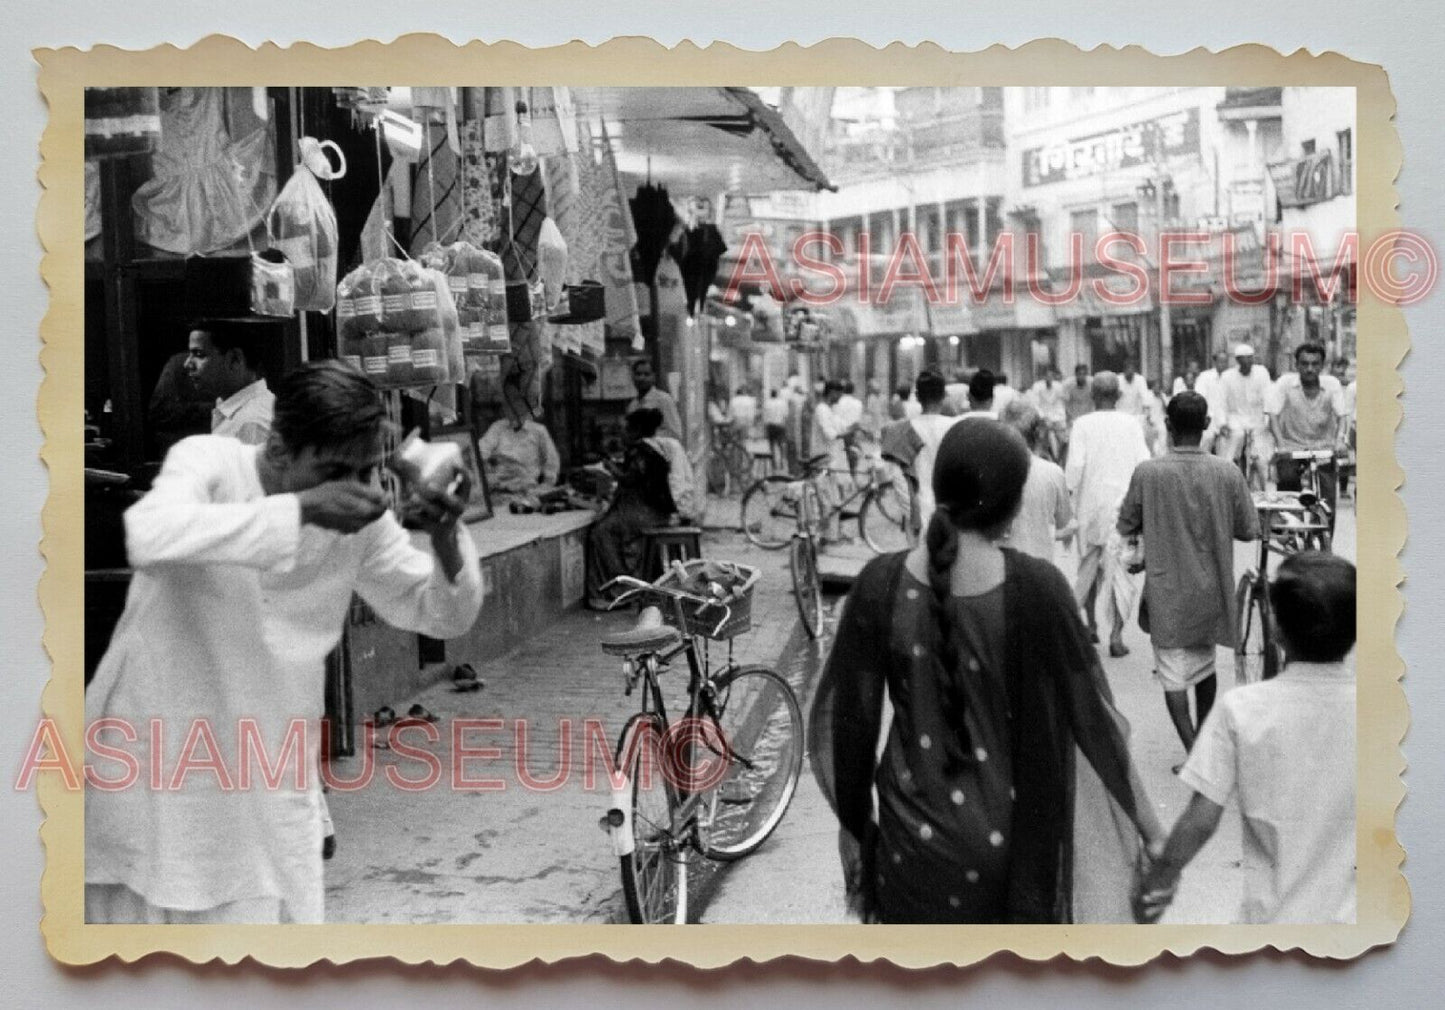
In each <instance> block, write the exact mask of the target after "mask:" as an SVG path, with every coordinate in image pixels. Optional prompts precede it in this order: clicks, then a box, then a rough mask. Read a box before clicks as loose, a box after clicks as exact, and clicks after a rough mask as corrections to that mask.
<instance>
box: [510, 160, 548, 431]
mask: <svg viewBox="0 0 1445 1010" xmlns="http://www.w3.org/2000/svg"><path fill="white" fill-rule="evenodd" d="M509 181H510V183H511V214H510V217H511V225H512V227H511V241H510V242H508V243H507V245H506V246H505V247H504V248H503V249H502V265H503V266H504V267H505V268H506V271H507V280H508V281H509V282H512V281H527V282H532V281H535V280H536V279H537V240H538V237H539V235H540V234H541V231H542V222H543V221H545V220H546V219H547V192H546V187H545V186H543V184H542V170H541V168H540V167H539V168H538V169H537V171H535V172H533V173H532V174H531V175H515V174H509ZM547 330H548V326H547V323H546V322H545V320H544V321H534V322H527V323H513V324H512V367H511V370H510V372H506V374H505V375H504V382H503V385H504V386H505V387H512V389H514V390H515V391H516V393H518V394H520V399H521V401H522V402H523V403H525V405H526V407H527V410H528V411H529V414H528V415H526V416H535V415H536V413H537V411H538V410H539V408H540V407H541V404H542V379H543V376H545V375H546V372H547V369H549V368H550V367H551V366H552V348H551V341H550V339H549V335H548V333H547ZM503 367H504V369H505V365H504V366H503ZM517 399H518V397H516V396H512V397H508V398H506V399H505V401H504V402H505V403H506V407H507V411H508V413H513V412H514V411H515V410H517V409H518V405H517V402H516V401H517Z"/></svg>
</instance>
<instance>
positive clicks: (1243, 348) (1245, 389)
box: [1214, 344, 1271, 474]
mask: <svg viewBox="0 0 1445 1010" xmlns="http://www.w3.org/2000/svg"><path fill="white" fill-rule="evenodd" d="M1234 360H1235V361H1236V362H1238V364H1236V365H1235V367H1233V368H1231V369H1230V370H1229V371H1227V372H1225V373H1224V374H1223V375H1222V376H1220V379H1219V391H1220V394H1222V395H1220V396H1219V400H1220V401H1221V402H1222V405H1223V407H1224V426H1223V427H1222V428H1220V429H1219V437H1218V438H1217V439H1216V440H1215V443H1214V451H1215V453H1216V454H1217V455H1220V456H1223V457H1224V458H1225V459H1227V460H1231V461H1232V460H1234V459H1235V458H1236V457H1237V456H1238V455H1239V451H1240V447H1241V446H1242V445H1243V443H1244V437H1245V434H1246V433H1247V432H1249V433H1253V436H1254V438H1253V446H1252V450H1251V455H1252V456H1253V457H1254V458H1255V460H1256V462H1257V463H1258V466H1259V471H1258V472H1259V473H1260V474H1265V473H1268V472H1269V466H1268V464H1269V445H1268V441H1269V428H1268V427H1267V422H1266V421H1265V416H1264V405H1265V399H1266V398H1267V397H1268V396H1269V390H1270V385H1271V381H1270V377H1269V372H1268V371H1266V370H1265V369H1264V368H1262V367H1260V368H1256V367H1255V364H1254V348H1253V347H1251V346H1250V345H1249V344H1238V345H1237V346H1236V347H1235V348H1234Z"/></svg>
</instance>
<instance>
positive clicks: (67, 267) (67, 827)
mask: <svg viewBox="0 0 1445 1010" xmlns="http://www.w3.org/2000/svg"><path fill="white" fill-rule="evenodd" d="M35 57H36V59H37V61H38V62H39V65H40V72H39V85H40V89H41V91H42V93H43V95H44V98H45V100H46V102H47V103H48V106H49V111H50V121H49V125H48V127H47V128H46V131H45V134H44V138H43V140H42V144H41V154H42V157H43V164H42V166H41V169H40V172H39V179H40V183H41V186H42V189H43V192H42V194H41V199H40V205H39V213H38V216H37V227H38V234H39V236H40V240H41V243H42V244H43V247H44V258H43V260H42V264H41V273H42V276H43V278H44V280H45V283H46V284H47V285H48V286H49V290H50V307H49V311H48V312H47V313H46V316H45V319H44V321H43V324H42V338H43V341H44V345H43V348H42V350H41V362H42V364H43V367H44V369H45V378H44V381H43V382H42V384H41V389H40V394H39V416H40V423H41V427H42V430H43V432H44V435H45V443H44V448H43V450H42V459H43V461H44V463H45V465H46V466H47V468H48V472H49V476H50V482H51V493H50V495H49V498H48V500H47V502H46V505H45V509H44V513H43V523H44V539H43V541H42V544H41V550H42V552H43V554H44V556H45V559H46V570H45V573H44V575H43V577H42V578H41V582H40V590H39V593H40V603H41V607H42V609H43V611H44V614H45V621H46V631H45V638H44V644H45V647H46V649H47V651H48V653H49V656H50V659H51V662H52V663H53V671H52V676H51V679H50V683H49V684H48V685H47V687H46V690H45V694H44V715H45V716H46V717H48V718H50V719H53V720H54V721H55V723H56V725H57V726H58V727H59V728H60V730H61V732H62V735H63V739H64V743H65V745H66V746H67V748H68V749H69V752H70V753H72V754H80V753H83V747H82V739H83V726H82V721H83V711H84V706H83V687H82V683H83V673H82V670H83V666H82V660H83V641H84V639H83V635H82V622H83V619H84V607H83V586H84V580H83V564H84V559H83V545H84V535H83V522H84V516H83V504H82V503H83V495H82V467H83V453H82V445H81V439H80V438H79V435H80V426H79V424H78V423H77V419H78V418H79V417H80V416H81V414H82V407H83V402H82V394H83V381H82V370H81V368H80V367H78V365H79V363H80V362H81V361H82V355H83V344H82V334H83V332H84V331H83V326H84V305H83V301H84V298H83V291H84V286H83V283H82V280H83V278H82V269H83V264H82V255H83V201H82V199H81V194H82V188H83V167H84V166H83V131H82V118H83V89H84V87H85V86H86V85H108V86H117V85H141V84H148V85H160V84H165V85H186V84H194V85H203V84H204V85H220V84H252V85H254V84H288V85H298V86H299V85H307V84H310V85H322V86H326V85H334V84H339V83H347V82H351V83H406V84H414V85H425V84H435V85H446V84H463V83H465V84H484V83H496V84H523V83H548V84H583V83H587V84H613V85H662V84H667V85H703V84H759V85H761V84H767V85H783V84H830V83H838V84H921V83H931V84H938V85H964V84H987V85H1024V84H1028V85H1047V84H1077V83H1080V82H1088V83H1091V84H1110V85H1129V84H1136V85H1144V84H1161V83H1173V82H1177V83H1179V84H1181V85H1182V84H1190V85H1204V84H1226V83H1228V84H1291V85H1321V86H1323V85H1332V86H1348V87H1354V88H1355V89H1357V110H1358V111H1357V115H1358V123H1357V136H1358V138H1359V140H1358V144H1357V150H1358V170H1357V171H1358V190H1357V220H1358V229H1359V233H1360V237H1361V245H1362V246H1365V245H1367V244H1368V243H1369V242H1370V240H1371V239H1372V238H1373V237H1375V236H1378V235H1380V234H1382V233H1384V232H1386V231H1389V230H1391V229H1394V228H1398V227H1400V225H1401V219H1400V215H1399V213H1398V211H1397V207H1396V195H1395V189H1394V184H1393V180H1394V179H1395V176H1396V174H1397V173H1398V171H1399V169H1400V166H1401V162H1402V150H1401V146H1400V143H1399V140H1398V137H1397V135H1396V132H1395V129H1394V124H1393V115H1394V110H1395V104H1394V99H1393V97H1392V95H1391V92H1390V88H1389V83H1388V80H1387V77H1386V74H1385V71H1384V69H1383V68H1381V67H1379V66H1371V65H1366V64H1362V63H1357V62H1353V61H1351V60H1349V59H1347V58H1345V57H1344V56H1341V55H1339V54H1336V53H1325V54H1320V55H1312V54H1310V53H1308V52H1305V51H1300V52H1297V53H1294V54H1292V55H1288V56H1286V55H1282V54H1280V53H1278V52H1276V51H1275V50H1273V49H1270V48H1267V47H1264V46H1256V45H1250V46H1240V47H1236V48H1231V49H1228V50H1225V51H1223V52H1217V53H1216V52H1209V51H1206V50H1204V49H1193V50H1190V51H1188V52H1185V53H1182V54H1179V55H1173V56H1158V55H1154V54H1151V53H1148V52H1146V51H1144V50H1143V49H1140V48H1138V47H1128V48H1125V49H1122V50H1119V49H1111V48H1106V47H1099V48H1097V49H1094V50H1091V51H1087V52H1086V51H1084V50H1082V49H1080V48H1078V47H1076V46H1074V45H1071V44H1069V43H1067V42H1064V41H1060V40H1041V41H1036V42H1032V43H1029V44H1028V45H1025V46H1022V47H1020V48H1017V49H1009V48H1005V47H1002V46H994V47H992V48H989V49H987V50H984V51H982V52H973V53H958V52H948V51H945V50H944V49H942V48H940V47H938V46H936V45H933V44H923V45H919V46H916V47H908V46H904V45H902V44H894V45H890V46H888V47H886V48H881V49H880V48H875V47H873V46H869V45H866V44H864V43H861V42H858V41H855V40H847V39H835V40H830V41H826V42H821V43H818V44H816V45H812V46H807V47H801V46H798V45H794V44H788V45H783V46H780V47H778V48H776V49H772V50H769V51H766V52H754V51H746V50H742V49H738V48H735V47H733V46H730V45H726V44H721V43H718V44H713V45H710V46H707V47H706V48H699V47H697V46H695V45H693V44H691V43H683V44H680V45H678V46H676V47H673V48H667V47H664V46H662V45H660V44H658V43H656V42H654V41H652V40H649V39H645V38H624V39H616V40H613V41H610V42H607V43H605V44H603V45H598V46H590V45H586V44H584V43H581V42H573V43H571V44H568V45H561V46H556V47H551V48H545V49H529V48H526V47H524V46H521V45H517V44H515V43H507V42H500V43H494V44H490V45H487V44H482V43H477V42H474V43H470V44H467V45H465V46H458V45H455V44H453V43H452V42H449V41H447V40H445V39H442V38H440V37H437V36H429V35H407V36H404V37H402V38H400V39H398V40H396V41H394V42H391V43H385V44H384V43H380V42H376V41H367V42H361V43H358V44H356V45H353V46H350V47H346V48H340V49H323V48H319V47H316V46H312V45H308V44H296V45H293V46H290V47H286V48H281V47H278V46H275V45H272V44H266V45H263V46H261V47H260V48H256V49H253V48H251V47H249V46H247V45H245V44H243V43H241V42H239V41H237V40H235V39H232V38H228V37H221V36H212V37H209V38H207V39H205V40H203V41H201V42H198V43H197V44H196V45H194V46H191V47H190V48H187V49H179V48H176V47H174V46H169V45H168V46H161V47H157V48H155V49H151V50H148V51H145V52H130V51H123V50H120V49H116V48H112V47H105V46H101V47H97V48H95V49H92V50H89V51H84V52H82V51H80V50H77V49H74V48H67V49H60V50H38V51H36V53H35ZM1365 288H1366V286H1365V285H1361V301H1360V305H1359V317H1358V324H1359V332H1360V333H1362V334H1365V335H1367V337H1366V339H1365V340H1364V341H1362V345H1361V349H1360V356H1359V371H1360V375H1361V378H1362V379H1363V381H1362V382H1361V387H1362V391H1361V395H1360V399H1359V451H1358V457H1359V475H1358V482H1359V499H1358V500H1359V509H1360V512H1361V514H1362V517H1367V521H1364V522H1361V524H1360V531H1359V557H1360V560H1361V564H1360V576H1359V577H1360V596H1361V602H1360V607H1359V616H1358V627H1359V632H1360V634H1359V645H1358V654H1357V655H1358V671H1359V683H1358V692H1359V722H1358V741H1359V746H1358V756H1359V757H1358V779H1357V796H1358V803H1357V851H1358V860H1359V871H1358V872H1359V877H1358V887H1359V903H1358V921H1357V922H1356V924H1354V925H1352V926H1168V925H1164V926H1004V925H994V926H973V927H918V926H915V927H906V926H893V927H882V926H870V927H863V926H838V925H829V926H812V927H779V926H752V925H749V926H694V927H653V928H645V927H636V926H602V925H598V926H574V925H508V926H381V925H375V926H369V925H368V926H362V925H335V926H287V927H280V928H275V927H270V928H261V927H240V926H236V927H200V926H192V927H184V926H93V925H85V924H84V922H83V880H84V851H83V838H84V833H83V828H82V819H83V802H82V794H81V792H80V791H79V790H68V789H66V788H65V786H64V784H63V783H62V782H61V781H59V780H58V779H59V776H57V775H54V774H45V775H41V776H39V778H38V786H37V792H38V795H39V799H40V803H41V806H42V807H43V810H44V814H45V821H44V824H43V826H42V828H41V839H42V841H43V843H44V845H45V848H46V857H47V864H46V870H45V874H44V876H43V879H42V881H41V892H42V897H43V901H44V907H45V915H44V918H43V919H42V922H41V930H42V932H43V934H44V936H45V941H46V944H47V947H48V949H49V951H50V952H51V954H52V955H53V956H54V957H55V958H56V959H57V960H59V961H61V962H64V963H68V964H89V963H94V962H97V961H101V960H104V959H106V958H110V957H118V958H120V959H122V960H125V961H134V960H136V959H138V958H141V957H144V956H146V955H148V954H152V953H156V952H162V951H165V952H170V953H172V954H174V955H177V956H179V957H182V958H186V959H189V960H191V961H194V962H197V963H201V962H207V961H212V960H220V961H224V962H227V963H234V962H238V961H241V960H244V959H247V958H251V959H254V960H256V961H258V962H261V963H263V964H266V965H271V966H276V967H298V966H303V965H307V964H311V963H314V962H316V961H319V960H323V959H324V960H329V961H332V962H338V963H340V962H347V961H352V960H356V959H360V958H395V959H397V960H399V961H403V962H407V963H422V962H430V963H448V962H452V961H457V960H461V961H466V962H468V963H470V964H472V965H476V966H479V967H488V968H507V967H513V966H518V965H522V964H526V963H528V962H533V961H538V960H540V961H543V962H548V963H551V962H556V961H560V960H564V959H568V958H575V957H580V956H584V955H592V954H600V955H604V956H606V957H608V958H612V959H615V960H617V961H627V960H642V961H646V962H658V961H662V960H675V961H681V962H686V963H688V964H691V965H694V966H696V967H700V968H716V967H722V966H725V965H728V964H730V963H733V962H735V961H737V960H739V959H743V958H747V959H750V960H753V961H768V960H772V959H775V958H780V957H785V956H794V957H800V958H806V959H811V960H816V961H834V960H837V959H839V958H843V957H845V956H853V957H857V958H859V959H860V960H864V961H871V960H875V959H880V958H881V959H885V960H887V961H890V962H892V963H894V964H897V965H900V966H904V967H925V966H930V965H938V964H955V965H965V964H971V963H976V962H978V961H981V960H983V959H984V958H987V957H988V956H990V955H991V954H994V953H997V952H1000V951H1011V952H1013V953H1014V954H1015V955H1017V956H1020V957H1024V958H1028V959H1031V960H1044V959H1049V958H1054V957H1058V956H1065V957H1070V958H1074V959H1085V958H1101V959H1103V960H1105V961H1107V962H1109V963H1111V964H1116V965H1138V964H1143V963H1145V962H1148V961H1150V960H1152V959H1154V958H1156V957H1158V956H1160V955H1161V954H1162V953H1164V952H1166V951H1167V952H1171V953H1173V954H1175V955H1180V956H1185V955H1188V954H1191V953H1193V952H1195V951H1198V950H1201V949H1212V950H1217V951H1220V952H1223V953H1230V954H1237V953H1246V952H1250V951H1256V950H1260V949H1263V948H1266V947H1272V948H1275V949H1278V950H1293V949H1298V950H1302V951H1305V952H1307V953H1309V954H1311V955H1315V956H1320V957H1327V958H1352V957H1355V956H1357V955H1359V954H1361V953H1362V952H1364V951H1366V950H1368V949H1370V948H1371V947H1375V946H1378V945H1381V944H1388V943H1390V942H1392V941H1393V940H1394V939H1395V937H1396V936H1397V935H1398V934H1399V932H1400V930H1401V929H1402V928H1403V926H1404V924H1405V921H1406V919H1407V918H1408V915H1409V908H1410V897H1409V891H1408V888H1407V884H1406V881H1405V877H1404V875H1403V873H1402V870H1401V866H1402V863H1403V859H1404V850H1403V848H1402V847H1401V845H1400V843H1399V841H1398V840H1397V838H1396V836H1395V811H1396V809H1397V808H1398V806H1399V804H1400V802H1401V800H1402V799H1403V798H1404V785H1403V782H1402V781H1401V778H1400V775H1401V772H1402V770H1403V769H1404V761H1403V755H1402V751H1401V742H1402V739H1403V737H1404V735H1405V731H1406V728H1407V726H1408V709H1407V706H1406V701H1405V693H1404V691H1403V689H1402V686H1401V683H1400V678H1401V675H1402V674H1403V671H1404V666H1403V662H1402V660H1401V658H1400V656H1399V655H1398V654H1397V652H1396V650H1395V644H1394V628H1395V624H1396V621H1397V620H1398V618H1399V616H1400V613H1401V610H1402V607H1403V596H1402V594H1401V593H1400V591H1399V588H1398V587H1399V585H1400V583H1401V581H1402V578H1403V569H1402V567H1401V564H1400V561H1399V558H1398V553H1399V551H1400V549H1401V547H1402V546H1403V545H1404V542H1405V537H1406V531H1407V525H1406V516H1405V510H1404V505H1403V502H1402V501H1401V499H1400V497H1399V496H1398V494H1397V493H1396V492H1397V489H1398V488H1399V487H1400V485H1401V483H1402V481H1403V479H1404V473H1403V471H1402V470H1401V468H1400V466H1399V465H1398V463H1397V462H1396V459H1395V451H1394V432H1395V429H1396V427H1397V426H1398V424H1399V423H1400V420H1401V417H1402V408H1401V405H1400V403H1399V399H1398V397H1399V394H1400V392H1401V390H1402V388H1403V386H1402V381H1401V377H1400V375H1399V372H1398V371H1397V367H1398V365H1399V363H1400V361H1401V360H1402V359H1403V357H1404V355H1405V353H1406V352H1407V351H1408V350H1409V340H1408V336H1407V331H1406V327H1405V319H1404V314H1403V313H1402V312H1401V311H1400V310H1399V309H1398V308H1397V307H1395V306H1392V305H1388V304H1384V303H1383V302H1381V301H1380V300H1378V299H1377V298H1375V297H1373V296H1372V295H1370V294H1369V293H1368V292H1367V291H1366V290H1365Z"/></svg>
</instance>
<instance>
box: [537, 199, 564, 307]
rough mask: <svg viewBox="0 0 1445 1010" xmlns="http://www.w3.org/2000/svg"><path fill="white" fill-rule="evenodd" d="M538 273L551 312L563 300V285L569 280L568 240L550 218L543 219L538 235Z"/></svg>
mask: <svg viewBox="0 0 1445 1010" xmlns="http://www.w3.org/2000/svg"><path fill="white" fill-rule="evenodd" d="M537 272H538V273H539V274H540V275H541V277H542V285H543V287H544V288H545V289H546V294H547V305H546V308H547V309H548V310H551V309H553V308H555V307H556V305H557V302H558V300H560V299H561V297H562V284H563V282H565V281H566V280H567V240H566V239H564V238H563V237H562V232H561V231H560V230H558V228H557V223H556V222H555V221H553V220H552V219H551V218H550V217H547V218H543V219H542V228H541V230H540V231H539V232H538V233H537Z"/></svg>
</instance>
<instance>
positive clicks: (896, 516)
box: [858, 477, 917, 554]
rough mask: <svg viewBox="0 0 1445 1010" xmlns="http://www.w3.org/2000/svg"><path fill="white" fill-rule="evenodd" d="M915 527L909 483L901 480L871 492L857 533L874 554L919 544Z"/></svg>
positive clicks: (881, 485)
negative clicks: (914, 533) (915, 534)
mask: <svg viewBox="0 0 1445 1010" xmlns="http://www.w3.org/2000/svg"><path fill="white" fill-rule="evenodd" d="M900 482H901V483H902V489H900V487H899V484H900ZM912 527H913V501H912V496H911V495H910V494H909V492H908V483H907V481H906V480H905V479H904V478H901V477H900V478H897V479H896V480H893V481H890V482H888V483H887V484H879V485H878V486H877V487H875V488H874V489H873V490H872V491H869V492H868V495H867V497H866V498H864V499H863V507H862V508H861V509H859V510H858V532H859V534H860V535H861V536H862V537H863V542H864V543H866V544H867V545H868V546H869V547H870V548H871V549H872V551H873V553H875V554H889V553H892V552H894V551H902V550H907V549H908V548H909V547H912V546H913V545H914V544H915V543H917V537H916V536H914V535H913V529H912Z"/></svg>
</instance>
